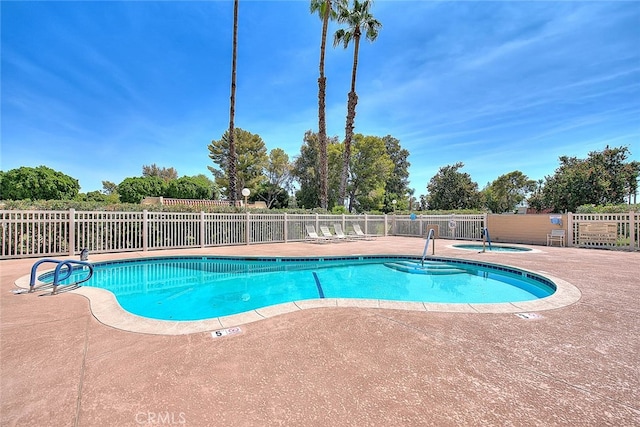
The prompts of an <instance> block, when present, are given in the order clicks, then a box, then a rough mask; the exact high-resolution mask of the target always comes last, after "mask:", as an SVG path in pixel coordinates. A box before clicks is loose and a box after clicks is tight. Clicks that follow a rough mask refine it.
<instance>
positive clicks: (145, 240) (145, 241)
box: [142, 209, 149, 252]
mask: <svg viewBox="0 0 640 427" xmlns="http://www.w3.org/2000/svg"><path fill="white" fill-rule="evenodd" d="M148 249H149V211H148V210H146V209H144V210H143V211H142V251H143V252H146V251H147V250H148Z"/></svg>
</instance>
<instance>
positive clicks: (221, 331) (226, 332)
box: [211, 326, 242, 338]
mask: <svg viewBox="0 0 640 427" xmlns="http://www.w3.org/2000/svg"><path fill="white" fill-rule="evenodd" d="M241 332H242V329H240V328H239V327H237V326H236V327H235V328H227V329H218V330H217V331H213V332H211V337H212V338H220V337H224V336H227V335H235V334H239V333H241Z"/></svg>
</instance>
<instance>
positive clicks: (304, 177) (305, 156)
mask: <svg viewBox="0 0 640 427" xmlns="http://www.w3.org/2000/svg"><path fill="white" fill-rule="evenodd" d="M327 141H328V145H327V155H328V166H329V185H328V197H329V199H328V202H327V203H328V207H329V209H330V208H331V207H332V206H333V204H334V203H335V196H337V188H338V187H337V186H335V187H334V184H333V183H334V182H335V180H333V179H332V176H333V175H332V171H334V170H335V165H334V163H335V162H334V161H333V159H334V158H335V155H336V152H340V153H341V151H340V148H339V147H338V146H339V145H341V144H339V143H338V138H337V137H332V138H329V139H328V140H327ZM319 162H320V156H319V142H318V134H316V133H315V132H312V131H310V130H308V131H307V132H305V134H304V138H303V143H302V146H301V147H300V154H299V155H298V156H296V158H295V159H294V161H293V163H292V167H291V175H292V176H293V178H294V179H295V180H296V181H297V182H298V183H299V184H300V189H299V190H298V191H297V192H296V197H295V200H296V204H297V205H298V206H299V207H301V208H306V209H313V208H317V207H319V206H320V186H319V185H318V182H319V179H320V175H319V172H318V170H319ZM334 188H335V189H334ZM332 197H333V198H332Z"/></svg>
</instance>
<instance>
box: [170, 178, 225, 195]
mask: <svg viewBox="0 0 640 427" xmlns="http://www.w3.org/2000/svg"><path fill="white" fill-rule="evenodd" d="M164 195H165V196H167V197H173V198H176V199H200V200H205V199H213V198H215V197H216V185H215V183H214V182H213V181H211V180H210V179H209V178H207V177H206V176H204V175H196V176H183V177H180V178H178V179H174V180H173V181H171V182H169V184H168V185H167V189H166V192H165V194H164Z"/></svg>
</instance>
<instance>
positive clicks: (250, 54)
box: [0, 0, 640, 195]
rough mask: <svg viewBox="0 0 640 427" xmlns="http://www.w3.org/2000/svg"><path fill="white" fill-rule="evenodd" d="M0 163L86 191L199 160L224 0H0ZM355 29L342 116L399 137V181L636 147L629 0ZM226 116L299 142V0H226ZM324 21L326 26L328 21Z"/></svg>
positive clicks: (218, 60) (212, 133) (337, 94)
mask: <svg viewBox="0 0 640 427" xmlns="http://www.w3.org/2000/svg"><path fill="white" fill-rule="evenodd" d="M0 7H1V15H2V16H1V19H2V27H1V32H2V39H1V41H2V45H1V49H2V50H1V57H2V58H1V59H2V63H1V66H2V69H1V72H2V98H1V114H2V122H1V126H2V128H1V137H2V141H1V142H2V152H1V154H2V157H1V164H0V168H1V169H2V170H5V171H6V170H9V169H13V168H16V167H20V166H34V167H35V166H38V165H46V166H49V167H51V168H53V169H56V170H59V171H62V172H64V173H66V174H68V175H70V176H72V177H74V178H76V179H78V180H79V181H80V185H81V187H82V188H81V191H83V192H86V191H93V190H100V189H101V188H102V184H101V182H102V181H103V180H107V181H112V182H115V183H119V182H121V181H122V180H123V179H124V178H126V177H131V176H140V175H141V173H142V165H149V164H152V163H155V164H157V165H158V166H163V167H174V168H175V169H177V171H178V173H179V175H180V176H183V175H197V174H201V173H204V174H207V175H208V176H210V175H209V172H208V170H207V166H209V165H213V163H212V162H211V160H210V159H209V157H208V153H209V152H208V150H207V145H208V144H209V143H210V142H211V140H213V139H219V138H220V137H221V136H222V134H223V133H224V131H225V129H227V128H228V126H229V95H230V74H231V73H230V71H231V63H230V59H231V36H232V21H233V2H232V1H230V0H220V1H197V2H187V1H165V2H154V1H132V2H109V1H106V2H78V1H70V2H51V1H45V2H33V1H25V2H10V1H2V2H1V6H0ZM372 12H373V14H374V15H375V16H376V17H377V18H378V20H379V21H380V22H381V23H382V24H383V28H382V29H381V31H380V34H379V37H378V40H377V41H376V42H375V43H373V44H372V43H369V42H366V41H363V42H362V43H361V49H360V58H359V68H358V81H357V93H358V96H359V102H358V106H357V116H356V123H355V126H356V128H355V131H356V132H358V133H363V134H365V135H378V136H384V135H392V136H394V137H396V138H398V139H399V140H400V143H401V145H402V147H403V148H405V149H407V150H409V152H410V153H411V154H410V157H409V161H410V162H411V168H410V180H411V187H412V188H415V194H416V195H420V194H424V193H426V185H427V184H428V182H429V180H430V179H431V177H433V176H434V175H435V174H436V173H437V171H438V169H439V168H440V167H442V166H445V165H452V164H454V163H456V162H459V161H461V162H464V164H465V167H464V168H463V169H462V171H463V172H467V173H469V174H470V175H471V178H472V180H473V181H475V182H477V183H478V185H479V188H480V189H482V188H483V187H484V186H485V185H486V184H487V183H488V182H490V181H493V180H494V179H496V178H497V177H498V176H500V175H502V174H505V173H508V172H511V171H514V170H519V171H521V172H523V173H524V174H526V175H527V176H529V177H530V178H532V179H541V178H544V176H546V175H550V174H553V172H554V170H555V169H556V168H557V166H558V157H559V156H562V155H568V156H577V157H580V158H585V157H586V156H587V154H588V153H589V152H590V151H596V150H597V151H600V150H602V149H603V148H604V147H605V146H606V145H607V144H609V145H610V146H615V147H618V146H627V147H629V149H630V150H631V152H632V157H631V159H632V160H640V143H639V142H640V3H639V2H635V1H609V2H599V1H587V2H578V1H562V2H559V1H549V2H546V1H532V2H529V1H503V2H491V1H448V2H447V1H438V2H436V1H433V2H432V1H407V2H405V1H391V0H386V1H385V0H378V1H377V2H376V3H374V6H373V9H372ZM239 20H240V24H239V48H238V80H237V84H238V86H237V102H236V121H235V123H236V126H237V127H241V128H243V129H245V130H248V131H250V132H252V133H256V134H259V135H260V136H261V137H262V139H263V140H264V141H265V143H266V145H267V148H268V149H269V150H271V149H273V148H282V149H284V150H285V151H286V152H287V153H288V154H289V156H290V158H291V159H293V157H295V156H296V155H298V154H299V152H300V146H301V144H302V138H303V135H304V132H305V131H306V130H309V129H311V130H314V131H317V126H318V120H317V114H318V111H317V109H318V107H317V78H318V61H319V45H320V31H321V22H320V20H319V18H317V17H316V16H312V15H310V13H309V2H308V1H247V0H241V1H240V13H239ZM336 29H337V27H336V26H335V25H334V26H333V27H332V28H331V29H330V31H331V35H332V34H333V32H334V31H335V30H336ZM352 58H353V52H352V49H351V48H349V49H348V50H344V49H343V48H342V47H341V46H339V47H337V48H335V49H334V48H333V47H332V46H331V44H330V45H329V50H328V52H327V57H326V75H327V79H328V90H327V125H328V133H329V135H332V136H333V135H335V136H339V137H340V138H343V137H344V124H345V116H346V99H347V93H348V91H349V83H350V74H351V66H352Z"/></svg>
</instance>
